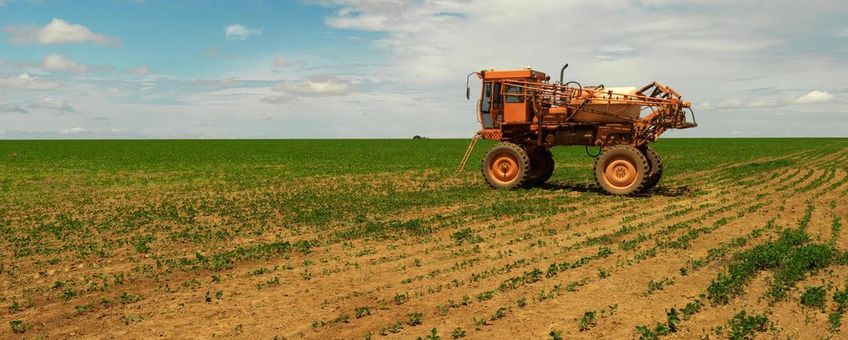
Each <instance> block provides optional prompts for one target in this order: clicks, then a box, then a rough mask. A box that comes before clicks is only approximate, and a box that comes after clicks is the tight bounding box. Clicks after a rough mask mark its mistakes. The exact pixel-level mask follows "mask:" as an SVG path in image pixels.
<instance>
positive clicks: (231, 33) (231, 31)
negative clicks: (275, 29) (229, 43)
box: [224, 24, 262, 40]
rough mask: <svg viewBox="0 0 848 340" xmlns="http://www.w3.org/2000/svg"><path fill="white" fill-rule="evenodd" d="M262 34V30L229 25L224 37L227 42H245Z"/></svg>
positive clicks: (225, 29)
mask: <svg viewBox="0 0 848 340" xmlns="http://www.w3.org/2000/svg"><path fill="white" fill-rule="evenodd" d="M259 34H262V30H261V29H256V28H249V27H247V26H244V25H238V24H235V25H229V26H227V27H225V28H224V37H225V38H226V39H227V40H245V39H247V38H249V37H250V36H253V35H259Z"/></svg>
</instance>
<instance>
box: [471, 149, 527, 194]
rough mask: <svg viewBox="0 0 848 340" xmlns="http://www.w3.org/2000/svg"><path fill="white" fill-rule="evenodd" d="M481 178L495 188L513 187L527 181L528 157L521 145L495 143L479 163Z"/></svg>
mask: <svg viewBox="0 0 848 340" xmlns="http://www.w3.org/2000/svg"><path fill="white" fill-rule="evenodd" d="M481 170H482V171H483V178H485V179H486V182H487V183H489V185H490V186H492V187H493V188H496V189H515V188H518V187H521V186H522V185H524V183H526V182H527V177H528V175H529V173H530V157H528V156H527V151H525V150H524V149H523V148H522V147H521V146H519V145H517V144H513V143H500V144H498V145H495V146H494V147H492V148H491V149H489V152H487V153H486V156H485V157H483V162H482V164H481Z"/></svg>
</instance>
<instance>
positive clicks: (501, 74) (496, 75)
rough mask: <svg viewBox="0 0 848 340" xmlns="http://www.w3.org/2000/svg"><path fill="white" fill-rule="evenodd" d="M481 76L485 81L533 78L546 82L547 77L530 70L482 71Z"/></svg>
mask: <svg viewBox="0 0 848 340" xmlns="http://www.w3.org/2000/svg"><path fill="white" fill-rule="evenodd" d="M480 75H481V77H482V78H483V80H492V79H516V78H525V79H526V78H532V79H538V80H545V77H546V75H545V73H544V72H539V71H534V70H533V69H530V68H525V69H520V70H483V71H480Z"/></svg>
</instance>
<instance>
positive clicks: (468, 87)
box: [465, 72, 477, 100]
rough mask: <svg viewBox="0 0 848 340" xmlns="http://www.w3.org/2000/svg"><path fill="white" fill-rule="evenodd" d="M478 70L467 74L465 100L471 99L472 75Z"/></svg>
mask: <svg viewBox="0 0 848 340" xmlns="http://www.w3.org/2000/svg"><path fill="white" fill-rule="evenodd" d="M475 73H477V72H471V73H469V74H468V75H467V76H465V100H471V83H470V81H471V75H472V74H475Z"/></svg>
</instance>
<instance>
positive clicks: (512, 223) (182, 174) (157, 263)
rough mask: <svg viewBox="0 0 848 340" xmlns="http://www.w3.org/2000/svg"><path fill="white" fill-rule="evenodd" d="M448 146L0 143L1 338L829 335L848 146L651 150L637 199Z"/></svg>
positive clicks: (721, 144) (583, 177)
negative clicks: (499, 166)
mask: <svg viewBox="0 0 848 340" xmlns="http://www.w3.org/2000/svg"><path fill="white" fill-rule="evenodd" d="M467 143H468V140H431V139H426V140H288V141H262V140H252V141H241V140H228V141H2V142H0V245H2V247H0V285H2V287H3V289H2V292H0V321H1V322H2V324H0V338H21V337H26V338H37V337H45V338H67V337H92V338H149V337H154V336H161V337H168V338H171V337H180V338H211V337H232V336H243V337H249V338H264V339H272V338H278V339H285V338H288V339H299V338H314V339H331V338H339V339H361V338H366V339H367V338H371V339H378V338H403V339H415V338H418V337H420V338H422V339H456V338H471V339H491V338H527V339H531V338H532V339H546V338H548V339H573V338H587V339H588V338H600V337H604V338H615V339H620V338H640V337H642V338H647V339H652V338H697V337H706V338H745V337H748V338H750V337H762V338H772V337H779V338H844V337H845V336H846V334H848V328H847V327H848V326H845V325H843V323H848V316H845V315H844V314H845V313H848V231H845V230H844V229H845V228H846V227H845V226H846V224H848V203H846V202H848V140H846V139H664V140H662V141H660V142H659V143H657V144H656V145H655V147H656V149H657V150H658V151H659V153H660V154H661V155H662V156H663V157H664V159H665V164H666V167H665V176H664V178H663V179H662V181H661V182H660V184H659V186H658V187H657V188H656V189H655V190H653V191H652V192H650V193H648V194H646V195H641V196H636V197H617V196H609V195H606V194H603V193H601V192H600V191H599V190H598V188H597V187H596V185H595V184H594V180H593V179H592V177H591V175H592V174H591V172H592V165H593V164H592V159H591V158H590V157H588V156H587V155H586V150H584V149H583V148H579V147H572V148H554V149H553V151H554V158H555V160H556V162H557V163H556V171H555V173H554V176H553V178H552V179H551V180H550V181H549V182H548V184H546V185H544V186H543V187H541V188H534V189H526V190H515V191H497V190H492V189H490V188H488V187H487V186H486V185H485V183H484V181H483V180H482V179H481V177H480V172H479V163H478V162H479V160H480V158H481V157H482V154H483V153H484V152H485V151H486V149H487V148H488V147H490V146H491V143H486V142H481V143H480V144H478V146H477V149H476V151H475V156H474V157H473V158H472V159H473V161H472V162H471V163H470V164H469V166H468V168H467V169H466V170H465V171H464V172H463V173H461V174H458V175H457V174H456V172H455V171H456V166H457V163H458V162H459V159H460V158H461V156H462V153H463V151H464V150H465V146H466V145H467ZM590 151H592V150H590Z"/></svg>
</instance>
